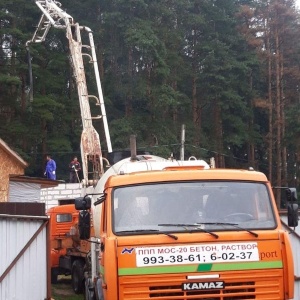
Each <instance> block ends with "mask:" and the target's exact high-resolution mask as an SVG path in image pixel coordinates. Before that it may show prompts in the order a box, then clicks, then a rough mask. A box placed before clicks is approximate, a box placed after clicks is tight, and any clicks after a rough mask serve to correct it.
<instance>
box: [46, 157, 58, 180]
mask: <svg viewBox="0 0 300 300" xmlns="http://www.w3.org/2000/svg"><path fill="white" fill-rule="evenodd" d="M44 175H45V176H46V177H47V178H48V179H51V180H56V163H55V161H54V160H53V159H52V158H51V155H50V154H48V155H47V164H46V170H45V172H44Z"/></svg>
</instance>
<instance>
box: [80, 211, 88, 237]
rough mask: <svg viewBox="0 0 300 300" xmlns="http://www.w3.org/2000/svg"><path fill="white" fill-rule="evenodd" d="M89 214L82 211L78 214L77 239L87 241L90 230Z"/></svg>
mask: <svg viewBox="0 0 300 300" xmlns="http://www.w3.org/2000/svg"><path fill="white" fill-rule="evenodd" d="M90 222H91V214H90V213H89V212H88V211H86V210H82V211H81V212H80V213H79V219H78V229H79V238H80V239H81V240H87V239H89V238H90V230H91V223H90Z"/></svg>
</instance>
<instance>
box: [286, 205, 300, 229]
mask: <svg viewBox="0 0 300 300" xmlns="http://www.w3.org/2000/svg"><path fill="white" fill-rule="evenodd" d="M287 209H288V225H289V226H290V227H297V226H298V204H296V203H288V206H287Z"/></svg>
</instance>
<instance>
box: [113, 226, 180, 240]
mask: <svg viewBox="0 0 300 300" xmlns="http://www.w3.org/2000/svg"><path fill="white" fill-rule="evenodd" d="M140 232H144V233H147V232H148V233H152V232H155V233H162V234H165V235H167V236H169V237H171V238H172V239H174V240H178V237H177V236H176V235H174V234H171V233H168V232H163V231H160V230H157V229H133V230H122V231H117V232H116V233H140Z"/></svg>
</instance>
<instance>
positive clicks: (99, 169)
mask: <svg viewBox="0 0 300 300" xmlns="http://www.w3.org/2000/svg"><path fill="white" fill-rule="evenodd" d="M35 3H36V5H37V6H38V7H39V8H40V10H41V11H42V13H43V14H42V16H41V19H40V21H39V24H38V27H37V29H36V31H35V33H34V34H33V37H32V39H31V40H29V41H27V43H26V47H27V49H29V44H30V43H41V42H44V41H45V39H46V36H47V33H48V32H49V30H50V28H51V27H54V28H58V29H63V30H65V31H66V37H67V39H68V41H69V48H70V54H71V61H72V66H73V73H74V77H75V80H76V85H77V91H78V97H79V104H80V110H81V119H82V125H83V131H82V135H81V144H80V149H81V158H82V170H83V184H84V186H88V185H90V183H92V184H93V185H95V184H96V182H97V181H98V180H99V178H100V177H101V175H102V174H103V173H104V171H103V157H102V151H101V144H100V138H99V134H98V133H97V131H96V130H95V128H94V127H93V124H92V120H93V119H99V118H102V120H103V127H104V133H105V138H106V144H107V150H108V152H109V153H110V152H112V146H111V140H110V134H109V129H108V124H107V118H106V111H105V106H104V99H103V93H102V88H101V82H100V76H99V70H98V64H97V57H96V51H95V45H94V39H93V34H92V31H91V29H90V28H88V27H85V26H79V24H78V23H75V22H74V20H73V18H72V17H71V16H70V15H69V14H67V13H66V12H65V11H63V10H62V9H61V3H59V2H58V1H55V0H46V1H41V0H37V1H35ZM82 31H83V32H86V33H87V34H88V37H89V43H90V44H89V45H82V40H81V32H82ZM83 49H85V50H86V51H90V54H89V53H83V52H82V50H83ZM83 56H88V57H89V62H90V63H92V64H93V68H94V72H95V79H96V84H97V89H98V97H97V96H94V95H89V94H88V89H87V83H86V76H85V69H84V61H83ZM90 99H93V100H94V101H96V105H98V106H100V108H101V115H98V116H95V117H92V116H91V110H90V104H89V101H90ZM89 163H90V164H91V165H92V171H90V170H89ZM90 174H92V180H89V175H90Z"/></svg>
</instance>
